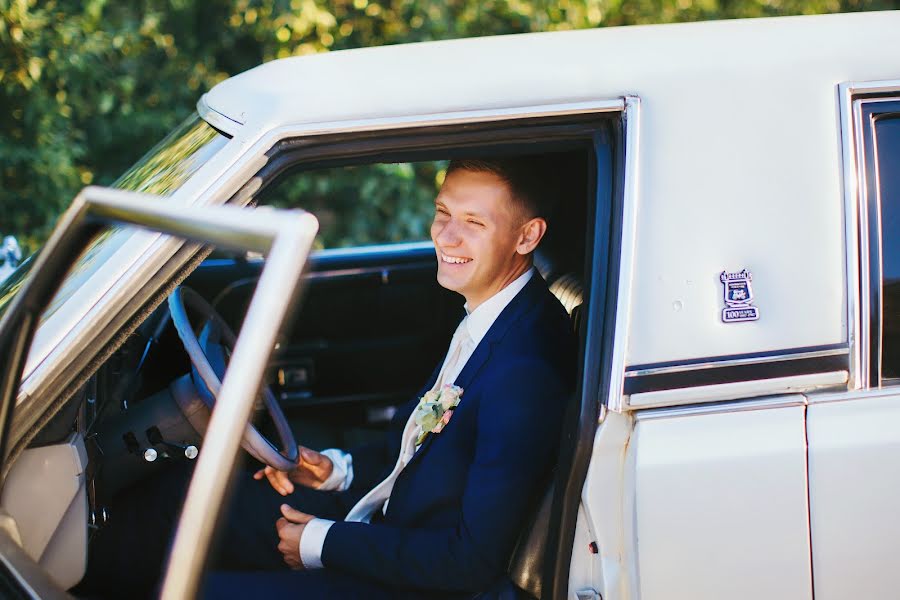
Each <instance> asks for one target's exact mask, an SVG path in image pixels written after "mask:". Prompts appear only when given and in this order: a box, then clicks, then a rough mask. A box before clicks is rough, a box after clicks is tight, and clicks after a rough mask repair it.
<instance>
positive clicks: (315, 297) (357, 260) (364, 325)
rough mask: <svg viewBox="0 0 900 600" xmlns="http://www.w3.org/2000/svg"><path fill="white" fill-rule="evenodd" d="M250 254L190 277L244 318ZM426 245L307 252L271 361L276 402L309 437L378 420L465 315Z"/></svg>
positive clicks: (411, 388) (339, 434) (352, 434)
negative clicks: (302, 287)
mask: <svg viewBox="0 0 900 600" xmlns="http://www.w3.org/2000/svg"><path fill="white" fill-rule="evenodd" d="M258 268H259V264H258V263H257V262H255V261H236V260H225V259H216V260H210V261H207V262H206V263H204V264H203V265H201V267H199V268H198V269H197V270H196V271H195V272H194V273H193V274H192V275H191V277H190V278H189V280H188V281H187V285H189V286H191V287H194V288H195V289H197V290H198V291H200V292H201V293H202V294H203V295H204V296H205V297H206V298H208V299H210V300H211V301H215V304H216V306H217V309H218V310H219V311H220V312H221V313H222V314H223V316H224V317H225V318H226V319H227V320H229V322H231V323H233V324H237V323H239V322H240V319H241V315H242V314H243V311H244V310H246V305H247V301H248V299H249V297H250V294H252V292H253V289H254V286H255V284H256V277H257V276H258ZM435 275H436V262H435V254H434V249H433V247H432V246H431V244H430V243H425V244H400V245H393V246H379V247H368V248H365V247H364V248H357V249H346V250H343V249H342V250H337V251H322V252H319V253H317V254H315V255H313V257H312V258H311V259H310V270H309V272H308V273H307V274H306V276H305V277H306V292H305V296H304V301H303V308H302V310H301V311H300V312H299V314H298V315H297V316H296V318H295V320H294V323H293V325H292V327H291V328H290V330H289V332H288V334H287V335H286V336H285V339H284V342H283V344H282V346H281V347H280V348H279V350H278V352H276V354H275V356H274V357H273V361H272V363H271V377H270V379H271V381H272V385H273V389H274V390H275V392H276V395H277V396H278V397H279V399H280V401H281V403H282V406H283V407H284V408H285V409H286V410H289V411H291V412H292V414H293V416H294V417H296V418H297V421H298V424H299V423H300V422H302V423H303V426H302V429H303V431H302V432H301V435H300V437H302V438H303V440H304V441H302V442H301V443H305V444H307V445H312V446H316V445H318V446H327V445H337V446H339V447H347V446H349V445H352V444H353V443H354V442H358V441H361V439H365V436H363V437H362V438H360V431H359V428H374V429H377V428H379V427H381V426H382V425H383V424H384V422H385V421H386V420H387V419H388V418H389V417H390V415H391V412H390V407H392V406H396V405H398V404H400V403H402V402H405V401H407V400H408V399H409V398H411V397H412V395H413V394H414V393H415V392H416V391H417V390H418V389H420V388H421V387H422V385H423V384H424V383H425V381H426V380H427V378H428V376H429V375H430V374H431V371H432V370H433V369H434V367H435V365H436V364H437V362H438V361H439V360H440V358H441V357H442V356H443V354H444V352H445V351H446V348H447V344H448V343H449V340H450V337H451V336H452V333H453V330H454V329H455V327H456V325H457V324H458V323H459V320H460V319H461V318H462V315H463V309H462V303H463V299H462V297H461V296H459V295H458V294H456V293H453V292H449V291H447V290H445V289H443V288H441V287H440V286H438V284H437V281H436V278H435Z"/></svg>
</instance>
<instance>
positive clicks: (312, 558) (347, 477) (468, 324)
mask: <svg viewBox="0 0 900 600" xmlns="http://www.w3.org/2000/svg"><path fill="white" fill-rule="evenodd" d="M533 275H534V268H533V267H532V268H531V269H528V270H527V271H525V273H523V274H522V275H520V276H519V277H518V278H516V279H515V280H513V282H512V283H510V284H509V285H507V286H506V287H505V288H503V289H502V290H500V291H499V292H497V293H496V294H494V295H493V296H491V297H490V298H488V299H487V300H485V301H484V302H483V303H482V304H480V305H479V306H478V307H477V308H476V309H475V310H473V311H471V312H469V305H468V304H466V305H465V309H466V317H465V318H464V319H463V320H462V322H461V323H460V324H459V327H458V328H457V329H459V328H460V327H465V328H466V329H467V331H468V334H469V335H468V338H469V340H470V342H469V343H466V344H465V345H464V346H463V347H462V348H461V352H460V354H459V357H458V358H457V360H456V361H455V364H453V365H448V364H447V363H448V361H449V360H450V359H451V356H452V354H454V350H455V349H456V348H455V347H454V344H453V341H456V339H457V337H458V336H457V335H456V334H454V340H453V341H452V342H451V345H450V347H449V348H448V350H447V354H446V356H445V357H444V363H443V364H442V365H441V374H442V375H443V378H442V380H443V381H442V382H443V383H449V382H455V381H456V378H457V377H459V374H460V373H461V372H462V370H463V368H464V367H465V365H466V363H467V362H468V361H469V358H471V357H472V353H473V352H474V351H475V348H477V347H478V344H479V343H481V340H482V339H483V338H484V336H485V335H486V334H487V332H488V330H489V329H490V328H491V325H493V324H494V321H496V320H497V317H498V316H500V313H501V312H503V309H504V308H506V306H507V305H508V304H509V303H510V302H511V301H512V299H513V298H515V297H516V295H517V294H518V293H519V292H520V291H522V288H524V287H525V284H527V283H528V282H529V281H530V280H531V278H532V276H533ZM448 366H449V367H450V368H449V369H447V372H446V373H443V371H444V369H445V368H447V367H448ZM439 383H440V382H439ZM410 419H412V416H410ZM408 425H409V423H407V428H406V429H409V426H408ZM413 439H414V438H413ZM406 446H407V444H403V447H401V455H400V458H399V459H398V464H397V466H396V467H395V471H398V472H399V470H400V469H402V468H403V467H404V466H405V465H406V463H407V462H408V461H409V458H410V457H411V455H412V453H411V452H409V450H407V453H408V454H410V456H409V457H406V460H403V458H404V457H403V451H404V449H405V448H406ZM413 452H414V450H413ZM322 454H324V455H326V456H327V457H328V458H330V459H331V462H332V464H333V465H334V469H333V470H332V471H331V475H329V476H328V479H326V480H325V481H324V482H323V483H322V485H321V486H319V488H318V489H320V490H326V491H332V490H333V491H344V490H346V489H347V488H349V487H350V484H351V483H352V482H353V458H352V457H351V456H350V454H348V453H346V452H343V451H342V450H339V449H337V448H329V449H328V450H323V451H322ZM396 475H397V473H394V472H392V474H391V476H389V479H390V478H392V477H393V479H396ZM390 483H391V484H392V483H393V481H391V482H390ZM383 484H384V482H382V483H381V484H379V486H381V485H383ZM363 500H365V498H363ZM389 501H390V497H388V498H387V500H386V501H385V503H384V508H383V510H386V509H387V504H388V502H389ZM356 508H357V507H354V509H356ZM353 512H354V511H353V510H351V513H353ZM348 516H349V515H348ZM366 520H367V519H366ZM333 524H334V521H331V520H329V519H318V518H317V519H313V520H311V521H310V522H309V523H307V524H306V527H305V528H304V530H303V534H302V535H301V536H300V560H301V561H302V562H303V566H304V567H305V568H307V569H319V568H322V566H323V565H322V547H323V546H324V545H325V536H326V535H327V534H328V530H329V529H330V528H331V526H332V525H333Z"/></svg>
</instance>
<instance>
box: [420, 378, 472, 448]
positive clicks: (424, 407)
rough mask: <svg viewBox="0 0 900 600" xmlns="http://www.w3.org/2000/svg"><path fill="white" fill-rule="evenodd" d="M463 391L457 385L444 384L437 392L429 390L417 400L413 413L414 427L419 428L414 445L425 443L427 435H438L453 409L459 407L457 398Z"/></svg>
mask: <svg viewBox="0 0 900 600" xmlns="http://www.w3.org/2000/svg"><path fill="white" fill-rule="evenodd" d="M462 393H463V390H462V388H461V387H459V386H457V385H450V384H446V385H444V386H443V387H441V388H439V389H437V390H429V391H428V392H426V393H425V395H424V396H422V398H421V399H420V400H419V404H418V405H417V406H416V408H415V410H414V411H413V413H414V417H413V419H414V420H415V423H416V425H418V426H419V427H420V428H421V433H419V438H418V439H417V440H416V445H417V446H419V445H421V444H422V442H423V441H425V438H426V437H428V434H429V433H440V432H441V431H442V430H443V429H444V427H446V425H447V423H448V422H449V421H450V417H451V416H452V415H453V409H454V408H456V407H457V405H459V398H460V396H462Z"/></svg>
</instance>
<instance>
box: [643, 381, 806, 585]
mask: <svg viewBox="0 0 900 600" xmlns="http://www.w3.org/2000/svg"><path fill="white" fill-rule="evenodd" d="M779 400H781V401H787V402H794V403H796V404H798V405H797V406H787V407H779V408H770V409H761V410H754V411H746V412H721V413H715V412H711V413H708V414H703V415H690V414H688V415H684V416H678V415H677V413H675V411H672V413H669V414H668V415H666V416H664V417H662V416H661V417H659V418H646V417H645V418H640V417H639V418H638V421H637V424H636V426H635V430H634V433H633V435H632V438H631V443H630V445H629V452H632V453H634V455H635V457H634V462H633V464H634V471H633V475H626V476H627V477H628V476H633V478H634V479H633V482H634V486H635V491H634V495H635V505H634V507H633V512H632V514H631V518H632V519H633V520H634V522H635V523H636V528H635V535H636V540H635V548H636V549H637V555H636V556H631V557H630V559H631V560H633V561H635V562H634V563H632V564H630V565H629V568H630V569H633V570H634V571H636V572H637V573H638V579H639V589H640V598H642V599H644V600H662V599H667V598H673V597H674V598H688V597H690V598H693V599H695V600H704V599H708V600H714V599H718V598H732V599H734V600H739V599H746V600H751V599H756V598H761V597H762V598H796V599H801V598H809V599H811V598H812V572H811V567H810V548H809V521H808V513H807V495H806V438H805V423H804V412H805V407H804V406H802V400H803V398H802V396H795V397H788V398H779ZM648 416H649V415H648ZM726 548H727V549H728V551H723V550H724V549H726ZM763 574H765V575H763ZM750 582H753V583H752V584H751V583H750Z"/></svg>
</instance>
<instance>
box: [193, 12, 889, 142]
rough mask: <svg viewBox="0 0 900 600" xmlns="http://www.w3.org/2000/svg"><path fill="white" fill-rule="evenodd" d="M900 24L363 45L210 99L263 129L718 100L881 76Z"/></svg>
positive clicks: (279, 67)
mask: <svg viewBox="0 0 900 600" xmlns="http://www.w3.org/2000/svg"><path fill="white" fill-rule="evenodd" d="M898 28H900V11H885V12H876V13H852V14H840V15H817V16H803V17H780V18H765V19H740V20H731V21H708V22H700V23H682V24H668V25H644V26H629V27H608V28H598V29H586V30H578V31H564V32H549V33H535V34H519V35H504V36H493V37H483V38H469V39H460V40H449V41H439V42H423V43H417V44H402V45H394V46H382V47H375V48H361V49H354V50H342V51H336V52H326V53H321V54H315V55H307V56H297V57H291V58H284V59H279V60H274V61H271V62H268V63H265V64H263V65H260V66H258V67H256V68H253V69H250V70H249V71H246V72H244V73H241V74H239V75H236V76H234V77H231V78H229V79H227V80H225V81H223V82H221V83H219V84H218V85H216V86H215V87H214V88H213V89H212V90H211V91H210V92H208V93H207V94H206V95H205V97H204V100H205V102H206V103H207V104H208V106H209V107H210V108H212V109H213V110H215V111H216V112H218V113H221V114H223V115H225V116H227V117H228V118H229V119H230V120H232V121H233V122H234V123H235V124H247V125H250V126H252V127H254V128H262V129H270V128H274V127H279V126H285V125H297V124H304V123H330V122H340V121H350V120H352V121H356V120H361V119H366V118H390V117H405V116H411V115H420V114H441V113H448V112H456V111H465V110H471V109H472V108H473V107H475V106H477V107H478V108H481V109H488V108H498V107H509V106H532V105H544V104H555V103H561V102H574V101H579V100H585V101H588V100H595V99H597V98H610V97H618V96H621V95H624V94H638V95H640V96H642V97H643V98H645V99H646V100H648V101H649V100H654V99H655V98H657V97H659V98H661V99H664V101H665V103H667V104H669V103H675V102H678V101H679V99H680V98H684V97H688V98H690V99H691V100H690V103H691V104H696V100H695V99H696V94H697V92H698V91H700V90H703V92H704V93H705V94H709V95H710V99H713V97H716V96H730V95H734V94H741V93H746V92H748V91H750V90H752V89H758V88H759V87H762V88H766V91H767V92H772V91H776V90H773V89H772V88H773V87H774V88H779V87H781V86H786V87H788V88H790V87H794V85H792V83H796V82H797V78H798V76H799V75H803V74H804V73H805V74H806V75H808V76H813V75H814V74H815V75H816V76H819V75H822V74H823V72H824V71H822V69H825V70H826V71H827V72H829V73H833V74H834V76H835V77H836V78H837V79H839V80H840V79H841V73H842V72H844V73H846V75H848V76H849V75H850V73H849V71H850V70H852V69H855V68H856V67H858V66H859V65H860V63H864V64H866V65H867V66H868V67H869V69H868V70H869V71H871V73H872V76H873V77H877V76H878V75H879V73H880V72H881V71H882V70H883V67H885V66H888V67H890V66H892V65H894V64H896V63H895V62H894V60H893V59H892V57H891V54H893V52H892V49H896V48H897V46H898V42H897V39H896V38H897V36H896V35H894V34H895V33H896V31H897V30H898ZM874 50H877V51H878V52H874ZM879 55H880V56H881V59H880V60H879ZM801 66H802V68H803V71H804V73H799V72H798V67H801ZM753 95H754V96H755V95H757V94H753ZM229 132H230V131H229Z"/></svg>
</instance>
